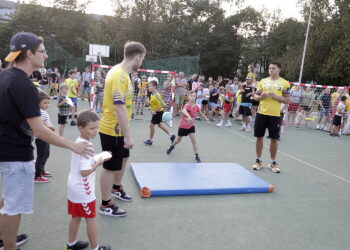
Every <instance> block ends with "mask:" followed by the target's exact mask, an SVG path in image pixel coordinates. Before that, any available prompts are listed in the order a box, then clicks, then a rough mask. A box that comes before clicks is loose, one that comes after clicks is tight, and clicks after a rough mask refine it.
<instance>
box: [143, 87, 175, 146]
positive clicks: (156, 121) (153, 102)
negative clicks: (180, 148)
mask: <svg viewBox="0 0 350 250" xmlns="http://www.w3.org/2000/svg"><path fill="white" fill-rule="evenodd" d="M157 85H158V84H157V82H156V81H151V82H150V83H148V91H149V92H150V93H151V97H150V101H149V106H150V109H151V113H152V120H151V124H150V136H149V139H148V140H145V141H144V142H143V143H144V144H145V145H152V143H153V137H154V132H155V130H154V127H155V126H156V125H158V127H159V128H161V129H162V130H163V131H164V132H165V133H166V134H167V135H169V137H170V141H171V143H173V142H174V140H175V138H176V136H175V135H173V134H172V133H171V132H170V131H169V130H168V129H167V128H166V127H165V126H164V124H163V122H162V117H163V113H164V111H163V110H164V108H165V106H166V103H165V102H164V101H163V99H162V96H161V95H160V94H159V93H158V91H157Z"/></svg>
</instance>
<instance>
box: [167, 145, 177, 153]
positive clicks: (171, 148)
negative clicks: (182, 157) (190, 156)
mask: <svg viewBox="0 0 350 250" xmlns="http://www.w3.org/2000/svg"><path fill="white" fill-rule="evenodd" d="M174 148H175V147H174V146H173V145H171V146H170V147H169V148H168V149H167V151H166V153H167V154H168V155H169V154H170V153H171V151H173V149H174Z"/></svg>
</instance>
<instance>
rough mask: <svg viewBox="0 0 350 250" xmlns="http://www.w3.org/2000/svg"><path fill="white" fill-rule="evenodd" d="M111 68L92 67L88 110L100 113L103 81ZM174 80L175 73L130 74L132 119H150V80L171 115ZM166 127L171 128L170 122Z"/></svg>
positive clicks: (151, 70)
mask: <svg viewBox="0 0 350 250" xmlns="http://www.w3.org/2000/svg"><path fill="white" fill-rule="evenodd" d="M111 68H112V66H108V65H99V64H93V65H92V72H93V74H92V81H91V92H90V101H91V107H90V108H91V109H92V110H95V111H96V112H101V109H102V104H103V87H104V79H105V78H106V75H107V73H108V71H109V70H110V69H111ZM175 78H176V72H175V71H166V70H153V69H138V71H137V72H134V73H132V74H131V75H130V79H131V83H132V85H133V89H134V94H133V118H134V119H138V120H144V119H150V112H149V110H148V108H147V107H148V101H149V96H150V94H149V93H148V91H147V89H148V87H147V86H148V83H149V81H151V80H155V81H157V82H158V92H159V93H160V94H161V95H162V98H163V100H164V102H165V103H166V108H165V109H164V111H165V112H170V113H171V114H172V113H173V106H174V90H175V80H174V79H175ZM168 125H169V126H172V121H171V120H170V121H169V123H168Z"/></svg>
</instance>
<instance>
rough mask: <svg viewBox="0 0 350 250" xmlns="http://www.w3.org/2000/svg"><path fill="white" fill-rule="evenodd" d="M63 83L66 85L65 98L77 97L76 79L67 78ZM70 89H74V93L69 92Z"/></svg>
mask: <svg viewBox="0 0 350 250" xmlns="http://www.w3.org/2000/svg"><path fill="white" fill-rule="evenodd" d="M64 83H65V84H67V85H68V92H67V97H73V98H75V97H77V91H76V88H78V86H79V84H78V81H77V80H76V79H71V78H67V79H66V80H65V81H64ZM72 87H73V88H74V92H72V91H71V88H72Z"/></svg>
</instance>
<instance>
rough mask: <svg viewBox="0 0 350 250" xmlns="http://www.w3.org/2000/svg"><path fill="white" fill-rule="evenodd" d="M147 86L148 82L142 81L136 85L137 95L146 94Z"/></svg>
mask: <svg viewBox="0 0 350 250" xmlns="http://www.w3.org/2000/svg"><path fill="white" fill-rule="evenodd" d="M147 86H148V82H145V81H142V82H141V83H139V85H138V87H139V93H138V96H145V95H147V91H146V90H147Z"/></svg>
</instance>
